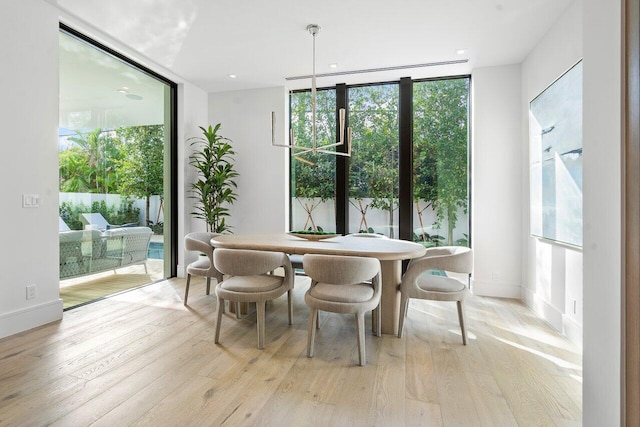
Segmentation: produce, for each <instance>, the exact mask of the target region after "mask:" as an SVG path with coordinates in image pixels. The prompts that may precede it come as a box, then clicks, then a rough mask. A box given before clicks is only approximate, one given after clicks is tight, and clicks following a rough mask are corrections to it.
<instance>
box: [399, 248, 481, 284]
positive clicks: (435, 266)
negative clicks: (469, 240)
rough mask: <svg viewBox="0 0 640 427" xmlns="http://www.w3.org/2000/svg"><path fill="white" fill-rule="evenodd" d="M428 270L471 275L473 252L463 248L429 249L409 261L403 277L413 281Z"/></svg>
mask: <svg viewBox="0 0 640 427" xmlns="http://www.w3.org/2000/svg"><path fill="white" fill-rule="evenodd" d="M428 270H444V271H450V272H453V273H464V274H471V273H472V272H473V250H472V249H471V248H467V247H464V246H439V247H435V248H429V249H427V252H426V254H425V255H423V256H422V257H420V258H414V259H412V260H411V262H410V263H409V267H408V268H407V271H406V273H405V277H406V278H407V279H409V278H412V279H413V278H416V277H417V276H418V275H420V274H421V273H422V272H424V271H428Z"/></svg>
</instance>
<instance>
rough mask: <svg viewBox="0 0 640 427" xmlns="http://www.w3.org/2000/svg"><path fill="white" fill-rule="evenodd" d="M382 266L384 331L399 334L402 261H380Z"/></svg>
mask: <svg viewBox="0 0 640 427" xmlns="http://www.w3.org/2000/svg"><path fill="white" fill-rule="evenodd" d="M380 266H381V268H382V299H381V301H380V308H381V309H382V313H380V314H381V315H382V333H383V334H391V335H397V334H398V316H399V314H400V292H399V291H398V285H399V284H400V280H402V261H380Z"/></svg>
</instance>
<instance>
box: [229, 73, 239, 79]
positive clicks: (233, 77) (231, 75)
mask: <svg viewBox="0 0 640 427" xmlns="http://www.w3.org/2000/svg"><path fill="white" fill-rule="evenodd" d="M237 77H238V76H236V75H235V74H229V78H230V79H235V78H237Z"/></svg>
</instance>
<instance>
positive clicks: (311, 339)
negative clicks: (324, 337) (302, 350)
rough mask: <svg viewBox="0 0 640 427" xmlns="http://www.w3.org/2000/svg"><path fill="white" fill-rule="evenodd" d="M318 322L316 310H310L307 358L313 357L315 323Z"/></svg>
mask: <svg viewBox="0 0 640 427" xmlns="http://www.w3.org/2000/svg"><path fill="white" fill-rule="evenodd" d="M317 320H318V310H314V309H311V311H310V312H309V331H308V333H307V357H313V346H314V344H315V340H316V321H317Z"/></svg>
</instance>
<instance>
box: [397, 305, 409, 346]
mask: <svg viewBox="0 0 640 427" xmlns="http://www.w3.org/2000/svg"><path fill="white" fill-rule="evenodd" d="M408 308H409V298H408V297H405V296H404V295H401V296H400V318H399V319H398V338H402V330H403V329H404V319H405V317H407V309H408Z"/></svg>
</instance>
